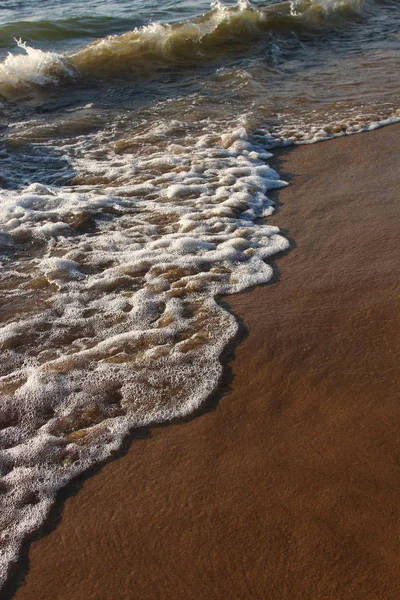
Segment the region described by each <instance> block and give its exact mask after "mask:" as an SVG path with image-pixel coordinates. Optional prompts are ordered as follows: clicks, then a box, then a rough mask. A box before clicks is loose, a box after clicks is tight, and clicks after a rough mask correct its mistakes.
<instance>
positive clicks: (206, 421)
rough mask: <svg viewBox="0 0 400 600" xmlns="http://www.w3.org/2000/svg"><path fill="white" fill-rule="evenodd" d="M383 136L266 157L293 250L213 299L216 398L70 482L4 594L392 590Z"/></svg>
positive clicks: (189, 595) (396, 172)
mask: <svg viewBox="0 0 400 600" xmlns="http://www.w3.org/2000/svg"><path fill="white" fill-rule="evenodd" d="M399 134H400V126H391V127H387V128H384V129H381V130H378V131H376V132H372V133H368V134H362V135H357V136H351V137H348V138H341V139H337V140H333V141H330V142H326V143H323V144H316V145H312V146H303V147H300V148H296V149H294V150H293V151H291V150H286V151H285V150H284V151H280V152H279V153H278V157H277V160H276V163H275V166H276V167H277V168H278V170H279V172H280V173H281V174H283V176H286V177H288V176H290V178H291V181H292V185H291V186H289V187H288V188H287V189H285V190H283V191H280V192H279V193H278V195H277V198H278V201H279V204H280V208H279V211H278V213H277V214H276V215H275V216H274V218H273V219H272V220H271V222H273V223H274V224H277V225H279V226H280V227H282V228H284V229H285V230H286V231H287V233H288V235H289V237H290V239H291V240H293V249H292V250H291V251H290V252H289V253H287V254H286V255H285V256H283V257H281V258H279V259H278V260H277V267H278V268H279V271H280V275H279V276H278V277H277V278H276V279H277V280H278V279H279V282H278V281H277V280H276V281H275V282H273V284H271V285H268V286H264V287H261V288H257V289H255V290H253V291H251V292H249V293H245V294H241V295H238V296H235V297H230V298H229V304H230V306H231V307H232V310H233V312H234V313H235V314H236V315H238V316H239V318H240V319H241V320H242V321H243V322H244V323H245V325H242V332H243V331H244V328H245V327H247V328H248V334H247V335H246V336H244V335H243V336H242V337H244V338H245V339H244V340H242V342H241V343H240V344H239V345H238V346H237V347H236V358H235V359H234V360H233V362H232V361H231V363H230V367H231V374H230V375H229V373H228V374H227V376H226V382H225V388H226V389H225V392H224V393H223V394H222V395H221V394H220V397H219V398H218V399H217V400H218V401H216V399H214V401H212V402H210V403H209V405H208V410H205V411H204V412H203V413H202V414H200V415H199V416H197V417H196V418H194V419H192V420H190V421H189V422H186V423H183V424H173V425H169V426H166V427H158V428H152V429H151V430H150V431H149V432H142V433H144V434H146V435H144V436H143V439H139V440H135V441H134V442H133V443H132V444H131V446H130V448H129V449H128V450H127V451H126V453H125V454H124V456H122V457H121V458H120V459H119V460H116V461H114V462H111V463H109V464H107V465H106V466H104V467H103V468H102V469H101V470H99V471H98V472H97V473H96V474H94V475H93V476H92V477H91V478H89V479H87V480H86V481H85V482H84V483H83V484H82V483H81V484H80V485H79V486H78V487H79V488H80V489H79V491H78V492H77V493H75V495H72V496H71V495H70V497H69V498H68V499H67V501H66V502H65V506H64V509H63V511H62V514H61V518H60V522H59V523H58V525H57V527H53V531H52V532H51V533H50V534H49V535H47V536H45V537H43V538H42V539H39V540H38V541H36V542H35V543H33V544H32V546H31V548H30V552H29V559H30V566H29V571H28V573H27V576H26V579H25V584H24V585H23V586H22V587H20V588H19V590H18V591H17V593H16V594H15V599H16V600H80V599H82V600H133V599H135V600H136V599H138V600H155V599H158V600H164V599H171V600H203V599H204V600H206V599H207V600H236V599H238V600H239V599H240V600H253V599H254V600H256V599H257V600H264V599H265V600H298V599H304V600H344V599H346V600H358V599H362V600H366V599H371V600H372V599H373V600H398V599H399V598H400V578H399V573H400V536H399V533H400V532H399V517H400V503H399V497H400V474H399V461H400V442H399V434H398V433H399V426H400V422H399V421H400V419H399V417H400V397H399V390H400V384H399V371H400V367H399V351H400V322H399V283H398V282H399V258H400V237H399V232H398V225H399V216H400V153H399V149H400V144H399V141H398V136H399ZM228 370H229V368H228ZM228 384H230V385H228ZM230 386H231V389H229V388H230ZM54 519H55V521H56V520H57V519H56V516H54Z"/></svg>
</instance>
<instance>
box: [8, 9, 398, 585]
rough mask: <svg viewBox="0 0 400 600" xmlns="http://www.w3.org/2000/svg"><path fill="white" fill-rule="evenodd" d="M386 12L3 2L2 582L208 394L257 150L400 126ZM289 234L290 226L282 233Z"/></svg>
mask: <svg viewBox="0 0 400 600" xmlns="http://www.w3.org/2000/svg"><path fill="white" fill-rule="evenodd" d="M399 24H400V10H399V7H398V3H397V2H394V1H391V0H365V1H362V0H347V1H344V0H300V1H299V0H292V1H291V2H282V3H280V4H274V3H272V2H265V3H264V2H263V3H262V2H258V3H254V4H250V3H249V2H247V1H244V0H242V1H240V2H239V3H236V2H225V3H221V2H216V3H214V4H212V5H211V6H210V5H209V4H208V3H206V2H194V1H193V2H189V1H181V2H171V1H167V0H164V1H159V2H154V0H147V1H146V0H136V1H131V0H129V2H128V1H127V0H119V1H114V2H106V1H104V0H89V1H88V2H86V3H85V4H84V6H82V3H81V2H74V1H72V0H49V1H48V2H45V3H44V2H38V1H35V0H18V2H17V1H15V2H14V1H12V0H8V1H7V2H3V3H0V59H1V61H2V62H1V64H0V102H1V104H0V128H1V139H0V169H1V171H0V260H1V271H0V290H1V291H0V297H1V323H0V326H1V328H0V345H1V349H2V360H1V363H0V395H1V397H0V584H3V583H4V582H5V581H6V578H7V574H8V569H9V566H10V564H12V563H13V562H15V561H16V560H17V558H18V553H19V550H20V547H21V543H22V541H23V540H24V539H25V538H26V537H27V535H28V534H29V533H31V532H33V531H35V530H36V529H37V528H38V527H39V526H40V525H41V524H42V523H43V522H44V520H45V518H46V515H47V514H48V511H49V509H50V507H51V505H52V503H53V502H54V499H55V497H56V493H57V491H58V490H59V489H60V488H62V487H63V486H64V485H66V484H67V483H68V481H70V480H71V479H72V478H73V477H75V476H77V475H78V474H79V473H82V472H83V471H85V470H87V469H88V468H89V467H90V466H92V465H93V464H95V463H97V462H99V461H103V460H105V459H106V458H107V457H108V456H110V454H111V453H112V452H114V451H116V450H117V449H118V448H119V446H120V444H121V441H122V440H123V438H124V437H125V436H126V435H127V434H128V433H129V431H130V430H131V429H132V428H134V427H138V426H143V425H148V424H150V423H155V422H162V421H168V420H170V419H172V418H175V417H179V416H183V415H186V414H188V413H191V412H193V411H194V410H195V409H196V408H197V407H199V406H200V405H201V403H202V402H203V401H204V400H205V399H206V398H207V397H208V396H209V395H210V394H211V393H212V392H213V391H214V390H215V389H216V387H217V386H218V382H219V380H220V377H221V364H220V361H219V357H220V355H221V352H222V350H223V348H224V347H226V345H227V344H228V343H229V342H230V341H231V340H232V339H233V338H234V336H235V334H236V331H237V325H236V322H235V319H234V317H233V316H232V315H231V314H230V313H229V312H227V311H226V310H225V309H224V308H222V307H221V306H220V305H219V304H218V301H217V299H218V296H219V295H221V294H231V293H235V292H239V291H242V290H245V289H247V288H249V287H250V286H253V285H256V284H261V283H265V282H267V281H268V280H269V279H270V278H271V276H272V267H271V266H270V264H269V259H270V257H271V256H273V255H275V254H277V253H279V252H281V251H283V250H285V249H287V248H288V241H287V239H286V238H285V237H284V236H283V235H282V234H281V233H280V231H279V229H278V228H277V227H272V226H270V225H269V224H268V216H269V215H270V214H271V212H272V211H273V203H272V202H271V200H270V199H269V198H268V191H269V190H271V189H274V188H277V187H281V186H284V185H286V184H285V182H284V181H282V180H281V179H280V177H279V174H278V173H276V172H275V171H274V170H273V169H272V168H270V166H269V165H268V160H269V159H270V158H271V156H272V155H271V153H270V151H271V149H273V148H274V147H276V146H280V145H287V144H293V143H311V142H315V141H319V140H324V139H329V138H330V137H334V136H338V135H346V134H349V133H355V132H358V131H363V130H367V129H373V128H376V127H379V126H382V125H384V124H387V123H391V122H395V121H398V120H400V113H399V97H398V96H399V92H398V79H397V78H398V63H399V56H400V35H399ZM283 225H284V223H283Z"/></svg>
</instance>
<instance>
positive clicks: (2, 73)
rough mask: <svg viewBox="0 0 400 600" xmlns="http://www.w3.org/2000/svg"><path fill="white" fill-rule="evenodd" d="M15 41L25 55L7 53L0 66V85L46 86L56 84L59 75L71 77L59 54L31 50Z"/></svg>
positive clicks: (70, 72)
mask: <svg viewBox="0 0 400 600" xmlns="http://www.w3.org/2000/svg"><path fill="white" fill-rule="evenodd" d="M15 41H16V43H17V46H18V47H19V48H21V49H22V50H24V52H25V54H11V53H10V52H9V53H8V56H7V58H6V59H5V60H4V61H3V62H2V63H1V64H0V84H3V85H12V86H15V85H19V84H21V83H34V84H37V85H47V84H49V83H57V82H58V81H59V77H60V74H61V73H64V74H66V75H68V76H73V70H72V68H71V67H69V66H67V63H66V61H65V59H64V58H63V57H62V56H61V55H60V54H57V53H56V52H44V51H43V50H40V49H36V48H31V46H28V45H27V44H26V43H25V42H23V41H22V40H15Z"/></svg>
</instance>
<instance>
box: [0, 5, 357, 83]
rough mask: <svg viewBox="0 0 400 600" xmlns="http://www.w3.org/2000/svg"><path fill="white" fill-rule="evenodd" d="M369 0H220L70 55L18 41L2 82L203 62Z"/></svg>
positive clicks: (337, 16)
mask: <svg viewBox="0 0 400 600" xmlns="http://www.w3.org/2000/svg"><path fill="white" fill-rule="evenodd" d="M364 3H365V0H347V1H344V0H292V1H290V2H282V3H279V4H274V5H270V6H268V7H265V8H256V7H254V6H253V5H251V4H250V3H249V2H248V1H247V0H240V1H239V2H238V5H237V6H236V7H233V8H232V7H227V6H225V5H223V4H221V3H220V2H219V1H218V2H216V3H215V4H214V5H213V8H212V10H211V11H209V12H208V13H206V14H205V15H203V16H201V17H199V18H197V19H193V20H188V21H184V22H182V23H176V24H161V23H152V24H151V25H148V26H145V27H141V28H136V29H134V30H133V31H129V32H127V33H124V34H121V35H111V36H107V37H103V38H101V39H99V40H97V41H96V42H93V43H92V44H89V45H88V46H86V47H84V48H83V49H82V50H80V51H78V52H76V53H75V54H72V55H69V56H62V55H60V54H57V53H55V52H44V51H42V50H39V49H34V48H31V47H30V46H28V45H26V44H24V43H22V42H19V43H18V45H19V47H20V48H22V49H24V50H25V52H26V54H25V55H12V54H9V55H8V57H7V58H6V59H5V61H4V62H3V63H2V64H1V65H0V84H3V86H4V85H6V86H10V85H11V86H19V85H21V84H22V85H23V84H27V83H28V84H32V83H33V84H38V85H47V84H54V82H55V81H57V80H61V81H65V77H66V76H67V77H69V78H72V79H78V80H79V79H81V78H85V79H88V78H89V79H93V78H95V79H103V78H106V79H109V78H116V77H124V76H126V75H127V74H143V73H147V72H148V71H149V69H150V70H151V69H155V68H157V67H159V66H165V65H188V64H193V65H196V64H199V63H200V64H202V63H204V62H205V61H207V60H215V59H216V58H219V57H221V56H224V55H227V54H229V53H232V54H235V53H237V52H239V51H240V50H246V48H247V49H251V47H252V46H253V45H254V44H255V43H257V42H258V41H259V40H260V39H262V37H263V36H264V35H265V34H266V33H268V32H279V31H285V30H289V31H290V30H292V29H294V30H296V29H297V30H302V29H304V28H305V29H309V28H312V29H314V30H317V29H318V28H320V27H323V28H325V27H327V26H328V27H329V26H333V25H335V24H337V23H338V20H339V21H340V20H343V19H344V20H346V19H347V18H350V17H351V15H354V12H355V11H358V10H360V9H361V7H362V6H363V5H364Z"/></svg>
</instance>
